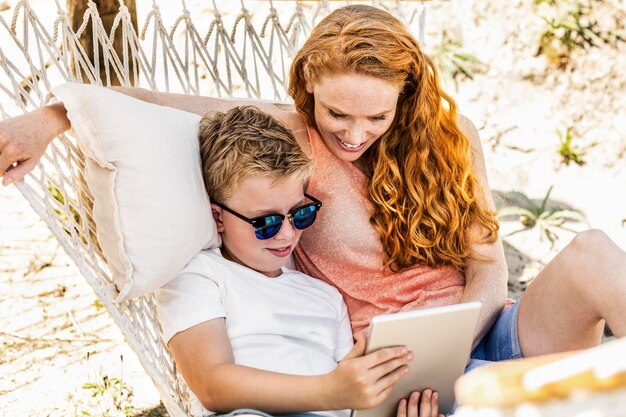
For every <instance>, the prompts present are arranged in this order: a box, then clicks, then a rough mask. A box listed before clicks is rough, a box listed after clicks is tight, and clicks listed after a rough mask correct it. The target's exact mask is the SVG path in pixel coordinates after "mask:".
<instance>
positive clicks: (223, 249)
mask: <svg viewBox="0 0 626 417" xmlns="http://www.w3.org/2000/svg"><path fill="white" fill-rule="evenodd" d="M220 252H221V253H222V257H223V258H225V259H228V260H229V261H231V262H235V263H237V264H239V265H242V266H245V267H246V268H250V269H252V270H254V271H256V272H258V273H259V274H263V275H265V276H266V277H268V278H276V277H279V276H280V275H282V273H283V271H282V270H281V269H278V270H276V271H269V272H267V271H259V270H258V269H255V268H252V267H251V266H249V265H246V264H245V263H243V262H242V261H241V260H240V259H239V258H237V257H236V256H235V255H234V254H233V253H232V252H231V251H230V250H228V248H227V247H226V246H225V245H222V247H221V248H220Z"/></svg>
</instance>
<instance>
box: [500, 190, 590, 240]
mask: <svg viewBox="0 0 626 417" xmlns="http://www.w3.org/2000/svg"><path fill="white" fill-rule="evenodd" d="M552 188H553V187H552V186H550V188H549V189H548V192H547V193H546V195H545V196H544V197H543V199H542V201H541V203H540V204H537V203H535V202H534V201H533V200H532V199H530V198H529V197H528V196H527V195H526V194H524V193H521V192H518V191H514V192H512V193H511V194H513V195H514V196H515V197H517V199H518V200H520V203H521V204H520V205H513V206H508V207H504V208H502V209H501V210H499V211H498V217H500V218H502V219H506V218H507V217H508V218H510V217H513V218H517V219H518V220H519V221H520V223H521V224H522V226H523V228H521V229H518V230H515V231H513V232H511V233H508V234H507V235H506V236H511V235H514V234H516V233H519V232H523V231H526V230H530V229H534V228H539V233H540V234H539V236H540V239H543V237H546V238H547V239H548V240H549V241H550V244H551V245H552V246H554V243H555V242H556V241H557V240H558V235H557V233H556V231H555V229H561V230H567V231H570V232H574V233H576V230H573V229H570V228H569V227H567V226H565V223H566V222H568V221H573V222H578V223H584V224H586V225H587V226H589V222H588V221H587V218H586V217H585V215H584V214H582V213H581V212H580V211H578V210H570V209H565V208H561V207H555V208H548V201H549V200H550V193H552Z"/></svg>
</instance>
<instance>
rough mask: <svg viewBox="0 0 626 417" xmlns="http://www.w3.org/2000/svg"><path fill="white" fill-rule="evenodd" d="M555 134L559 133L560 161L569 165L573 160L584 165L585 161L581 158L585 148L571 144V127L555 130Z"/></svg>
mask: <svg viewBox="0 0 626 417" xmlns="http://www.w3.org/2000/svg"><path fill="white" fill-rule="evenodd" d="M556 133H557V135H559V142H560V145H561V146H560V147H559V151H558V152H559V155H561V163H562V164H565V165H569V164H570V162H574V163H575V164H577V165H581V166H582V165H585V161H584V159H583V156H584V153H585V149H584V148H580V147H577V146H573V145H572V139H573V138H572V129H571V128H569V127H568V128H567V129H565V132H564V133H563V132H561V131H560V130H557V131H556Z"/></svg>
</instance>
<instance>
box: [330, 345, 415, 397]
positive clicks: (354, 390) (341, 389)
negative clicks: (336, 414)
mask: <svg viewBox="0 0 626 417" xmlns="http://www.w3.org/2000/svg"><path fill="white" fill-rule="evenodd" d="M364 353H365V340H364V339H363V338H358V339H357V342H356V344H355V345H354V348H352V350H351V351H350V353H348V354H347V355H346V357H345V358H343V359H342V360H341V361H340V362H339V364H338V365H337V368H335V370H334V371H333V372H331V373H329V374H328V375H327V384H326V385H327V387H326V388H327V390H326V392H327V393H328V397H327V398H328V399H329V404H330V405H331V407H330V409H344V408H352V409H364V408H371V407H374V406H376V405H378V404H380V403H381V402H383V401H384V400H385V399H386V398H387V397H388V396H389V394H390V393H391V389H392V387H393V384H395V383H396V381H398V380H399V379H400V378H401V377H402V376H404V375H406V373H407V372H408V366H407V364H408V363H409V362H410V361H411V360H412V359H413V355H412V353H411V352H408V351H407V349H406V348H405V347H403V346H396V347H389V348H384V349H380V350H377V351H376V352H372V353H370V354H368V355H364Z"/></svg>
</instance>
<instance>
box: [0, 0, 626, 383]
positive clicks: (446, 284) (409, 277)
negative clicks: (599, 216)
mask: <svg viewBox="0 0 626 417" xmlns="http://www.w3.org/2000/svg"><path fill="white" fill-rule="evenodd" d="M120 90H121V91H123V92H125V93H127V94H130V95H133V96H135V97H138V98H140V99H143V100H147V101H151V102H155V103H158V104H163V105H168V106H172V107H177V108H181V109H183V110H187V111H193V112H196V113H199V114H204V113H206V112H207V111H209V110H219V111H223V110H226V109H228V108H230V107H232V106H235V105H241V104H243V103H242V102H239V101H222V100H219V99H214V98H207V97H197V96H185V95H177V94H164V93H154V92H150V91H146V90H140V89H128V88H127V89H120ZM290 94H291V95H292V97H293V99H294V102H295V109H294V108H292V107H290V106H280V105H269V104H261V105H260V107H262V108H263V110H265V111H267V112H269V113H271V114H273V115H274V116H276V117H278V118H279V119H281V120H282V121H283V122H284V123H285V124H286V125H287V126H288V127H290V128H291V129H292V130H293V131H294V132H295V134H296V136H297V137H298V140H299V143H300V144H301V146H302V147H303V148H304V149H305V150H306V151H307V152H310V153H311V154H312V156H313V158H314V160H315V163H316V169H315V172H314V174H313V177H312V179H311V182H310V184H309V191H310V192H311V193H312V194H314V195H316V196H318V197H319V198H320V199H322V200H323V201H324V205H325V210H324V212H323V213H320V217H319V220H318V222H317V224H316V225H315V226H314V227H312V228H311V229H310V230H309V231H307V233H305V234H304V235H303V239H302V241H301V245H300V247H299V248H298V250H297V253H296V259H295V261H296V265H297V267H298V268H299V269H301V270H302V271H303V272H305V273H308V274H309V275H313V276H315V277H318V278H321V279H324V280H326V281H328V282H331V283H332V284H333V285H335V286H336V287H337V288H339V290H340V291H341V293H342V294H343V296H344V297H345V301H346V303H347V305H348V310H349V314H350V318H351V322H352V327H353V332H354V333H361V332H363V331H364V330H365V329H366V328H367V325H368V323H369V320H370V319H371V318H372V316H374V315H376V314H378V313H382V312H394V311H400V310H409V309H416V308H422V307H427V306H436V305H443V304H452V303H458V302H464V301H475V300H477V301H481V302H482V303H483V309H482V313H481V319H480V324H479V326H478V329H477V332H476V338H475V343H474V345H475V347H476V348H475V350H474V352H473V355H472V356H473V357H474V358H477V359H483V360H502V359H508V358H513V357H521V356H533V355H538V354H544V353H550V352H557V351H563V350H571V349H580V348H586V347H589V346H593V345H596V344H598V343H600V340H601V337H602V330H603V327H604V323H605V321H606V322H607V323H608V324H609V326H610V327H611V329H612V330H613V332H614V334H615V335H616V336H618V337H620V336H624V335H625V334H626V253H625V252H624V251H623V250H622V249H620V248H619V247H617V246H616V245H615V244H614V243H613V242H612V241H610V239H609V238H608V237H607V236H606V235H605V234H604V233H602V232H599V231H587V232H583V233H580V234H579V235H577V236H576V237H575V238H574V239H573V241H572V242H571V243H570V244H569V245H568V246H567V247H565V248H564V249H563V251H561V253H559V254H558V255H557V256H556V257H555V258H554V259H553V260H552V261H551V262H550V263H549V264H548V265H547V266H546V267H545V268H544V269H543V270H542V271H541V272H540V273H539V274H538V276H537V277H536V278H535V279H534V280H533V282H532V284H531V285H529V287H528V289H527V290H526V292H525V293H524V295H523V297H522V298H521V299H520V300H519V301H518V302H516V303H514V304H512V302H507V300H506V284H507V269H506V264H505V260H504V255H503V250H502V244H501V241H500V239H499V238H498V234H497V232H498V223H497V221H496V218H495V215H494V204H493V201H492V199H491V196H490V193H489V187H488V183H487V178H486V172H485V164H484V160H483V155H482V150H481V146H480V140H479V137H478V133H477V131H476V129H475V127H474V126H473V124H472V123H471V122H470V121H469V120H467V119H465V118H463V117H462V116H460V115H457V112H456V105H455V103H454V101H453V100H452V99H451V98H450V97H449V96H448V95H446V94H445V93H444V92H443V90H442V89H441V87H440V86H439V82H438V78H437V73H436V71H435V69H434V66H433V64H432V61H431V60H430V59H429V58H428V57H427V56H426V55H424V53H423V52H422V51H421V49H420V47H419V45H418V43H417V42H416V40H415V39H414V37H413V36H412V35H411V34H410V33H409V32H408V30H407V28H406V27H405V26H404V25H403V24H402V23H401V22H399V21H398V20H397V19H395V18H394V17H392V16H391V15H389V14H388V13H386V12H384V11H382V10H379V9H376V8H373V7H369V6H363V5H353V6H347V7H344V8H342V9H339V10H336V11H334V12H333V13H332V14H330V15H329V16H328V17H326V18H325V19H324V20H323V21H322V22H320V23H319V24H318V26H317V27H316V28H315V29H314V31H313V32H312V33H311V36H310V38H309V39H308V40H307V42H306V43H305V45H304V46H303V47H302V49H301V50H300V51H299V53H298V54H297V56H296V57H295V59H294V63H293V65H292V68H291V78H290ZM257 105H258V103H257ZM68 128H69V122H68V121H67V118H66V117H65V110H64V108H63V107H62V104H55V105H52V106H48V107H46V108H43V109H40V110H36V111H34V112H33V113H30V114H28V115H25V116H20V117H17V118H14V119H10V120H7V121H4V122H3V123H2V124H1V125H0V171H2V172H1V173H3V174H4V173H5V171H6V170H7V169H9V168H10V165H11V164H12V163H14V162H17V165H16V166H15V167H14V168H12V169H10V170H9V171H8V172H7V173H6V175H5V177H4V181H3V182H4V184H5V185H6V184H7V183H9V182H14V181H16V180H19V179H20V178H21V177H22V176H23V175H24V174H25V173H26V172H28V171H29V170H30V169H32V168H33V166H34V165H35V163H36V162H37V161H38V159H39V158H40V157H41V155H42V154H43V152H44V150H45V147H46V146H47V144H48V142H49V141H50V140H51V139H52V138H53V137H54V136H56V135H58V134H60V133H61V132H63V131H65V130H67V129H68ZM338 254H339V255H340V256H337V255H338ZM194 295H195V294H189V297H190V299H193V297H194ZM199 304H201V303H199ZM202 340H203V338H202V326H195V327H192V328H190V329H187V330H183V331H181V332H180V333H178V334H177V335H176V336H175V337H174V339H173V341H172V343H170V348H172V351H173V353H174V354H175V356H177V357H190V358H194V359H195V358H197V357H198V355H197V352H199V351H202V349H203V342H202ZM192 353H193V354H192ZM201 366H202V364H198V362H197V360H194V361H193V362H189V363H184V361H183V363H179V368H180V369H181V371H182V372H183V374H185V370H191V369H192V368H195V370H196V372H194V374H196V375H198V378H201V375H202V372H197V370H198V369H201Z"/></svg>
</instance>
